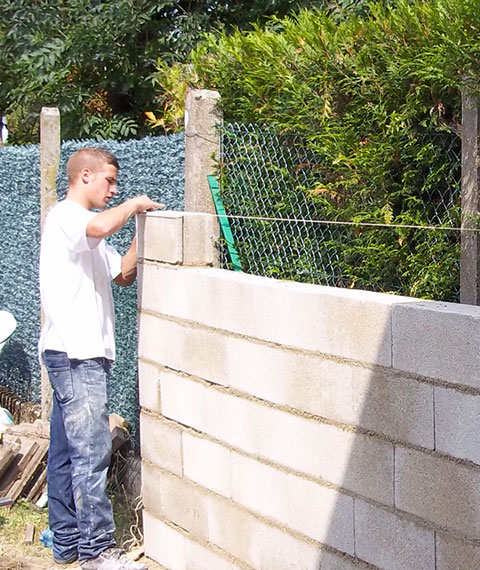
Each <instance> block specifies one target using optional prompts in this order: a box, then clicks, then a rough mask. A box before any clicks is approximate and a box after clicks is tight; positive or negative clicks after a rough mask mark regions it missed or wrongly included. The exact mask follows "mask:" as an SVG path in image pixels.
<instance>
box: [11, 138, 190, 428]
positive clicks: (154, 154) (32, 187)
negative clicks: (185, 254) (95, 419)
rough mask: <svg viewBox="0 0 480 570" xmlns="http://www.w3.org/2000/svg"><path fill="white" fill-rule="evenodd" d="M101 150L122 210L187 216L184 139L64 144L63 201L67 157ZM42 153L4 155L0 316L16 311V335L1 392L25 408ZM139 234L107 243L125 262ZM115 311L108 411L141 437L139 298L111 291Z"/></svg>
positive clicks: (32, 359) (36, 324) (33, 371)
mask: <svg viewBox="0 0 480 570" xmlns="http://www.w3.org/2000/svg"><path fill="white" fill-rule="evenodd" d="M87 146H102V147H104V148H107V149H108V150H110V151H111V152H113V153H114V154H115V155H116V157H117V158H118V161H119V163H120V171H119V176H118V189H119V192H118V194H117V196H116V197H115V199H114V200H113V201H112V204H111V205H112V206H115V205H118V204H119V203H120V202H122V201H123V200H125V199H127V198H131V197H133V196H136V195H137V194H147V195H148V196H149V197H150V198H152V199H153V200H155V201H159V202H162V203H164V204H165V206H166V208H167V209H168V210H183V196H184V136H183V134H177V135H169V136H161V137H147V138H144V139H141V140H132V141H101V142H97V141H91V140H90V141H89V140H82V141H66V142H64V143H63V144H62V147H61V158H60V168H59V175H58V179H57V188H58V196H59V199H61V198H63V197H64V196H65V193H66V190H67V179H66V176H65V165H66V162H67V160H68V157H69V156H70V155H71V154H72V153H73V152H75V151H76V150H78V149H80V148H84V147H87ZM39 161H40V148H39V146H38V145H28V146H11V147H8V146H6V147H0V238H1V250H0V310H8V311H10V312H11V313H12V314H13V315H14V317H15V319H16V320H17V329H16V330H15V333H14V334H13V335H12V337H11V338H10V340H9V342H8V343H7V344H6V345H5V347H4V348H3V350H2V352H1V353H0V386H4V387H7V388H9V389H10V390H11V391H13V392H14V393H16V394H18V395H19V396H20V397H21V399H22V400H23V401H35V402H39V401H40V390H41V389H40V365H39V362H38V356H37V340H38V335H39V333H40V296H39V291H38V257H39V249H40V164H39ZM134 232H135V220H134V219H131V220H130V221H129V222H128V224H127V225H126V226H125V227H124V228H123V229H122V230H121V231H119V232H118V233H117V234H115V235H114V236H111V238H109V239H108V241H109V243H111V244H112V245H113V246H114V247H116V248H117V249H118V251H119V252H120V253H121V254H123V253H125V251H126V250H127V249H128V246H129V244H130V242H131V240H132V237H133V235H134ZM113 295H114V300H115V308H116V339H117V361H116V362H115V364H114V366H113V367H112V374H111V378H110V384H109V396H110V411H111V412H116V413H118V414H120V415H122V416H123V417H125V418H126V419H128V420H129V421H130V422H131V423H132V426H133V431H134V434H135V433H136V425H137V416H138V393H137V298H136V295H137V291H136V286H135V285H133V286H131V287H125V288H122V287H118V286H117V285H115V284H114V285H113Z"/></svg>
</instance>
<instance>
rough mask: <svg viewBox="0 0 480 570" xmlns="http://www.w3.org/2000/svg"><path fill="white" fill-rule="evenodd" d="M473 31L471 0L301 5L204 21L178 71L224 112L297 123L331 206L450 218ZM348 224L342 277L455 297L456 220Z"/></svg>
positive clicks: (475, 13) (339, 210)
mask: <svg viewBox="0 0 480 570" xmlns="http://www.w3.org/2000/svg"><path fill="white" fill-rule="evenodd" d="M479 32H480V4H479V3H478V2H477V1H476V0H411V1H408V0H398V2H396V3H395V4H394V5H388V4H386V3H383V2H377V3H370V4H368V5H365V4H363V5H360V4H356V6H355V9H352V10H347V11H345V10H344V11H343V12H342V11H340V12H338V11H335V10H330V11H328V10H313V11H312V10H308V11H302V12H300V13H299V14H297V15H295V16H286V17H284V18H273V19H271V20H270V21H269V23H268V25H267V26H266V28H261V27H259V26H257V27H255V28H254V29H253V30H250V31H241V30H238V31H236V32H235V33H233V34H226V33H225V32H220V33H216V34H211V35H209V36H208V37H207V38H206V40H205V42H204V43H203V44H201V45H200V46H198V47H197V48H196V49H195V50H194V51H193V52H192V55H191V57H190V61H189V63H188V65H183V66H180V65H179V66H177V67H178V69H177V70H176V73H177V77H181V76H182V73H183V78H184V81H185V83H187V82H190V85H191V86H195V87H206V88H209V89H217V90H219V91H220V93H221V94H222V100H223V106H224V111H225V118H226V120H227V121H239V122H253V123H257V124H258V123H259V124H262V123H266V124H269V125H271V126H274V127H275V128H276V129H277V131H278V132H290V133H296V134H300V135H301V136H302V137H303V138H304V139H305V141H306V143H307V145H308V147H309V148H310V150H311V151H312V152H313V153H314V154H315V156H316V164H315V167H314V168H313V170H312V179H311V185H310V186H309V187H305V189H304V190H305V193H306V195H307V196H308V199H309V201H310V204H311V205H312V208H315V209H316V211H318V209H320V210H321V212H322V214H323V215H325V216H328V217H327V218H326V219H333V220H339V221H341V220H345V221H353V222H357V223H359V224H360V223H361V222H369V223H370V222H371V223H386V224H387V225H388V224H402V225H429V224H435V225H443V224H446V225H451V226H458V224H459V208H458V181H459V177H458V169H459V162H458V150H459V144H460V140H459V137H458V132H459V129H460V123H461V89H462V87H463V86H464V85H465V82H466V80H467V79H468V82H469V84H470V88H471V89H472V90H474V91H475V90H476V91H477V92H479V93H480V88H479V86H480V81H479V80H480V63H479V62H480V59H479V57H478V56H479V54H480V39H479V38H480V34H479ZM157 80H158V81H159V82H160V83H162V82H164V80H165V73H164V71H162V70H160V71H159V72H158V75H157ZM176 88H177V90H179V81H178V80H177V87H176ZM163 91H164V90H163V87H160V92H163ZM175 104H176V102H175V99H174V98H172V99H171V100H170V101H169V105H170V108H171V109H174V107H175ZM447 149H448V152H450V153H451V154H450V158H449V157H448V156H447ZM454 171H455V172H454ZM455 196H457V199H456V201H455ZM354 234H355V240H347V241H345V240H344V241H343V242H342V243H341V244H339V247H340V250H339V251H340V254H341V255H340V259H341V261H340V264H341V265H343V275H347V277H348V279H347V283H346V284H347V285H348V286H360V287H365V286H367V284H368V283H369V282H370V283H376V287H377V288H379V289H381V290H387V291H401V292H403V293H405V294H409V295H415V296H422V297H433V298H447V299H453V298H455V296H456V294H457V292H458V233H456V232H443V233H442V232H440V231H436V232H433V233H432V232H430V233H429V232H425V231H423V230H421V231H420V232H414V231H413V230H412V231H409V230H408V229H387V230H385V231H383V232H382V231H380V230H376V231H375V232H371V231H367V230H365V229H364V228H363V229H362V227H361V226H360V225H359V227H358V228H356V229H355V232H354ZM455 260H457V261H455Z"/></svg>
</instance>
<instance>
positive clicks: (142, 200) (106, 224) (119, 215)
mask: <svg viewBox="0 0 480 570" xmlns="http://www.w3.org/2000/svg"><path fill="white" fill-rule="evenodd" d="M155 208H163V204H160V203H158V202H153V201H152V200H150V198H148V197H147V196H137V197H135V198H130V200H126V201H125V202H124V203H123V204H120V205H119V206H115V207H114V208H109V209H108V210H104V211H103V212H100V213H98V214H97V215H96V216H95V217H94V218H92V219H91V220H90V222H88V225H87V236H88V237H92V238H97V239H103V238H105V237H108V236H111V235H112V234H114V233H115V232H117V231H118V230H119V229H120V228H123V226H124V225H125V224H126V223H127V222H128V220H129V219H130V218H131V217H132V216H133V215H135V214H138V213H139V212H143V211H150V210H153V209H155Z"/></svg>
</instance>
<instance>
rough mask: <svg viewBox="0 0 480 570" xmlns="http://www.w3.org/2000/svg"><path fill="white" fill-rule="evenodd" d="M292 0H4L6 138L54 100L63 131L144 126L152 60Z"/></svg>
mask: <svg viewBox="0 0 480 570" xmlns="http://www.w3.org/2000/svg"><path fill="white" fill-rule="evenodd" d="M301 3H302V2H301V0H258V1H256V2H250V1H247V0H240V1H236V2H234V3H232V2H230V1H229V0H181V1H179V2H174V1H171V0H115V1H101V0H55V1H54V0H3V1H2V2H1V3H0V114H1V115H6V116H7V118H8V123H9V127H10V130H11V135H12V136H11V140H12V142H32V141H33V140H35V137H36V136H37V133H36V131H37V130H38V113H39V110H40V108H41V107H42V106H57V107H59V108H60V110H61V114H62V127H63V136H64V138H78V137H84V136H88V137H101V138H105V137H114V138H128V137H131V136H135V135H137V134H141V133H142V132H145V130H146V127H145V116H144V111H145V110H149V109H152V108H153V106H154V100H155V89H154V87H153V83H152V78H151V75H152V73H153V72H154V71H155V64H156V62H157V60H158V58H161V59H162V60H163V61H167V62H173V61H183V60H184V59H185V58H186V56H187V54H188V53H189V52H190V50H191V49H192V48H193V47H194V46H195V45H196V44H197V42H198V41H199V39H200V38H201V37H202V36H203V34H204V33H205V32H207V31H211V30H214V29H225V30H226V29H230V28H232V27H234V26H236V27H238V28H245V27H247V26H248V22H249V21H250V20H252V21H259V22H260V21H262V20H263V19H264V18H265V17H266V16H268V15H272V14H277V15H284V14H286V13H287V12H288V11H289V10H291V9H292V8H294V7H295V6H298V5H301Z"/></svg>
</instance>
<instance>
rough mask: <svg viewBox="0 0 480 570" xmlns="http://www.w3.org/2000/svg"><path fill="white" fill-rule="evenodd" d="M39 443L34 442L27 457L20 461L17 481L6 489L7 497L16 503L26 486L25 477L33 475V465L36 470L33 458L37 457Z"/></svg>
mask: <svg viewBox="0 0 480 570" xmlns="http://www.w3.org/2000/svg"><path fill="white" fill-rule="evenodd" d="M38 447H39V445H38V443H37V442H36V441H33V442H32V444H31V446H30V448H29V450H28V451H27V453H25V455H24V456H23V457H22V458H21V459H20V461H19V463H18V475H17V477H15V479H14V480H13V481H12V482H11V484H10V485H9V486H8V488H7V489H5V491H6V492H5V495H6V496H8V497H10V498H11V499H12V501H16V500H17V499H18V497H19V496H20V493H21V492H22V489H23V486H24V485H25V483H26V481H25V477H26V476H27V475H28V477H29V476H30V475H31V472H30V470H31V468H32V467H31V465H33V468H36V463H34V462H32V464H31V460H32V458H33V457H34V456H35V453H36V451H37V450H38Z"/></svg>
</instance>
